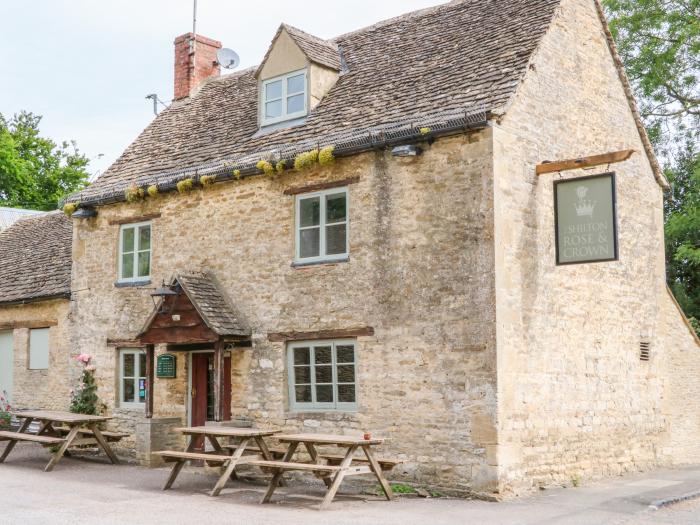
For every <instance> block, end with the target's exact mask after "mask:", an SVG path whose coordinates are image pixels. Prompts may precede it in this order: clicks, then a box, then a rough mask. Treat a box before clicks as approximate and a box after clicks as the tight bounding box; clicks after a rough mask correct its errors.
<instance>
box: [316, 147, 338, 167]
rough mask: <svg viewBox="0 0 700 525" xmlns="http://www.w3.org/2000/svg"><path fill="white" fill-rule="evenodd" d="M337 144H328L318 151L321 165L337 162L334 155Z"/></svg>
mask: <svg viewBox="0 0 700 525" xmlns="http://www.w3.org/2000/svg"><path fill="white" fill-rule="evenodd" d="M334 149H335V146H326V147H325V148H323V149H321V151H319V152H318V163H319V164H320V165H321V166H327V165H328V164H333V162H335V156H334V155H333V150H334Z"/></svg>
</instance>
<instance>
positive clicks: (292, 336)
mask: <svg viewBox="0 0 700 525" xmlns="http://www.w3.org/2000/svg"><path fill="white" fill-rule="evenodd" d="M368 335H374V328H372V327H371V326H363V327H359V328H340V329H332V330H319V331H317V332H271V333H268V334H267V340H268V341H271V342H273V343H286V342H287V341H316V340H318V339H347V338H351V337H363V336H368Z"/></svg>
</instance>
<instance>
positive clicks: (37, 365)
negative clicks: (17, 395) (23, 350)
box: [27, 327, 51, 370]
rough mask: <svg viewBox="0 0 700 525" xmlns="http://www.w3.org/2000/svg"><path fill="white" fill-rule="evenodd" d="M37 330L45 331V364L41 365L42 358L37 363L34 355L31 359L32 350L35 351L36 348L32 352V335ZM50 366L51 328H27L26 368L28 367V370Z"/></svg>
mask: <svg viewBox="0 0 700 525" xmlns="http://www.w3.org/2000/svg"><path fill="white" fill-rule="evenodd" d="M39 331H42V332H43V333H46V366H43V359H42V360H41V362H39V363H37V362H36V361H37V358H36V356H35V357H34V359H32V355H35V354H34V352H36V349H35V350H34V352H32V335H33V334H36V333H37V332H39ZM42 357H43V356H42ZM50 366H51V328H49V327H40V328H31V329H30V330H29V348H28V356H27V369H29V370H48V369H49V368H50Z"/></svg>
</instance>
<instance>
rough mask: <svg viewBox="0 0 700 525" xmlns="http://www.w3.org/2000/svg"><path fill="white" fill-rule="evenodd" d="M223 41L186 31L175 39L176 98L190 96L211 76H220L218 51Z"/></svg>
mask: <svg viewBox="0 0 700 525" xmlns="http://www.w3.org/2000/svg"><path fill="white" fill-rule="evenodd" d="M219 49H221V42H219V41H218V40H212V39H211V38H207V37H205V36H201V35H197V36H196V42H195V36H194V35H193V34H192V33H186V34H184V35H182V36H179V37H177V38H176V39H175V95H174V100H180V99H181V98H185V97H189V96H190V95H191V94H192V93H193V92H194V91H195V90H196V89H197V87H199V85H200V84H201V83H202V82H204V80H206V79H207V78H209V77H218V76H219V73H220V68H219V63H218V62H217V61H216V52H217V51H218V50H219Z"/></svg>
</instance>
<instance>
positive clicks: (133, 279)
mask: <svg viewBox="0 0 700 525" xmlns="http://www.w3.org/2000/svg"><path fill="white" fill-rule="evenodd" d="M144 226H148V227H149V228H150V231H151V233H150V239H151V243H150V244H151V246H150V248H148V250H141V249H140V248H141V238H140V235H138V233H139V231H140V229H141V228H143V227H144ZM129 229H133V230H134V252H133V257H134V276H133V277H123V276H122V265H123V254H124V230H129ZM141 252H149V255H148V261H149V263H148V275H146V276H141V277H139V276H138V275H137V274H138V254H139V253H141ZM117 258H118V261H117V267H118V269H117V282H119V283H139V282H148V281H150V280H151V273H152V271H151V270H152V268H153V225H152V223H151V221H144V222H133V223H130V224H122V225H121V226H120V227H119V253H118V257H117Z"/></svg>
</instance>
